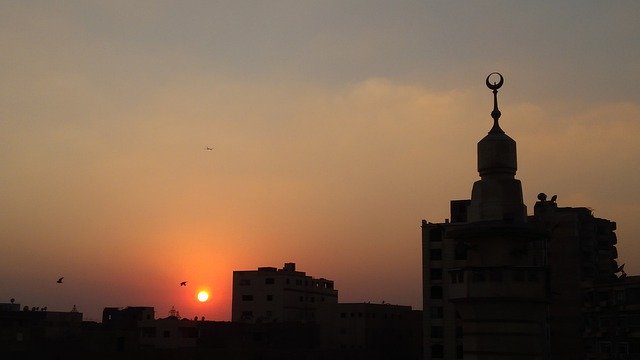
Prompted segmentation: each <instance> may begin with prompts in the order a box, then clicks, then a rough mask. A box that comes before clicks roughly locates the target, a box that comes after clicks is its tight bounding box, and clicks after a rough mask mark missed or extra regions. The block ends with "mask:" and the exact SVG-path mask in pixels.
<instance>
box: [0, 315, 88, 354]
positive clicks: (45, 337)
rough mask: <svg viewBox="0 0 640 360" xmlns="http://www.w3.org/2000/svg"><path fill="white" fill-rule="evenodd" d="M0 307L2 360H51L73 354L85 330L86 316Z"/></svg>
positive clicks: (0, 348) (0, 352) (0, 349)
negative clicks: (41, 359)
mask: <svg viewBox="0 0 640 360" xmlns="http://www.w3.org/2000/svg"><path fill="white" fill-rule="evenodd" d="M16 305H17V309H20V304H14V303H11V304H2V305H0V357H2V358H6V359H18V358H34V359H35V358H50V357H52V356H58V355H59V354H66V353H72V352H74V351H75V349H76V348H77V346H78V343H79V339H80V336H81V330H82V313H80V312H77V311H71V312H61V311H47V310H43V309H36V308H28V307H25V308H24V309H23V310H22V311H18V310H16Z"/></svg>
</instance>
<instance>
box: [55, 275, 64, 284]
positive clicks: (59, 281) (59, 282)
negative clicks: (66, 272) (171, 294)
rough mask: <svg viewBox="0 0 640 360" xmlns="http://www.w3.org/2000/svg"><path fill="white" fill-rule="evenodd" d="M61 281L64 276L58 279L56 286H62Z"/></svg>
mask: <svg viewBox="0 0 640 360" xmlns="http://www.w3.org/2000/svg"><path fill="white" fill-rule="evenodd" d="M62 279H64V276H63V277H61V278H60V279H58V281H56V282H57V283H58V284H62Z"/></svg>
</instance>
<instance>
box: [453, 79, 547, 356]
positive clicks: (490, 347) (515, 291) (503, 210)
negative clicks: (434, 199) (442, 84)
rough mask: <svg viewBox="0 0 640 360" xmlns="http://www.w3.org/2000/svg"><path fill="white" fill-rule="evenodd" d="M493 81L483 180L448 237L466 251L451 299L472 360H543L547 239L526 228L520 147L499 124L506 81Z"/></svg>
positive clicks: (481, 150) (481, 147)
mask: <svg viewBox="0 0 640 360" xmlns="http://www.w3.org/2000/svg"><path fill="white" fill-rule="evenodd" d="M492 77H497V78H498V79H497V80H498V81H495V82H491V78H492ZM486 83H487V86H488V87H489V89H491V90H492V91H493V111H492V112H491V117H492V118H493V127H492V128H491V130H490V131H489V133H488V134H487V135H486V136H485V137H484V138H483V139H482V140H480V142H479V143H478V172H479V173H480V180H478V181H476V182H475V183H474V184H473V190H472V194H471V202H470V205H469V208H468V210H467V211H468V213H467V214H468V216H467V222H466V223H463V224H460V225H459V226H451V227H450V228H449V229H448V230H447V233H446V236H447V237H449V238H451V239H453V241H454V242H455V243H456V244H457V245H456V246H459V247H463V248H465V249H466V261H465V262H464V265H463V266H461V267H459V268H450V269H448V272H449V278H450V283H449V284H448V296H449V299H450V301H451V302H453V303H454V304H455V310H456V313H457V316H458V317H459V319H460V320H461V322H462V332H463V352H464V359H465V360H469V359H473V360H480V359H483V360H484V359H486V360H489V359H491V360H498V359H502V360H507V359H508V360H517V359H530V360H533V359H536V360H538V359H539V360H544V359H547V358H548V352H549V351H548V343H549V339H548V335H547V334H548V303H547V300H548V297H547V285H546V284H547V267H546V258H545V254H546V250H545V246H546V241H547V238H548V234H547V233H545V232H543V231H541V230H539V229H536V228H535V227H533V226H532V225H531V224H528V223H527V210H526V206H525V205H524V203H523V201H522V186H521V184H520V181H519V180H517V179H515V174H516V170H517V159H516V143H515V141H514V140H513V139H511V138H510V137H509V136H507V135H506V134H505V133H504V131H503V130H502V129H501V128H500V125H499V123H498V120H499V118H500V115H501V114H500V110H498V89H499V88H500V87H501V86H502V85H503V84H504V78H503V77H502V75H500V74H498V73H492V74H490V75H489V76H488V77H487V80H486ZM461 265H462V264H461Z"/></svg>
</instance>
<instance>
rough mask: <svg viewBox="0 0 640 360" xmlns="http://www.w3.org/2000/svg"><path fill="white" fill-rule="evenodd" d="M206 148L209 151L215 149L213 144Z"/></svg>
mask: <svg viewBox="0 0 640 360" xmlns="http://www.w3.org/2000/svg"><path fill="white" fill-rule="evenodd" d="M205 149H206V150H207V151H211V150H213V146H207V147H206V148H205Z"/></svg>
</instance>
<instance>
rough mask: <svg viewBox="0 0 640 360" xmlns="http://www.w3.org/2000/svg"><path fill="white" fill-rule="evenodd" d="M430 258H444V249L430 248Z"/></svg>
mask: <svg viewBox="0 0 640 360" xmlns="http://www.w3.org/2000/svg"><path fill="white" fill-rule="evenodd" d="M429 259H431V260H442V249H431V250H429Z"/></svg>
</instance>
